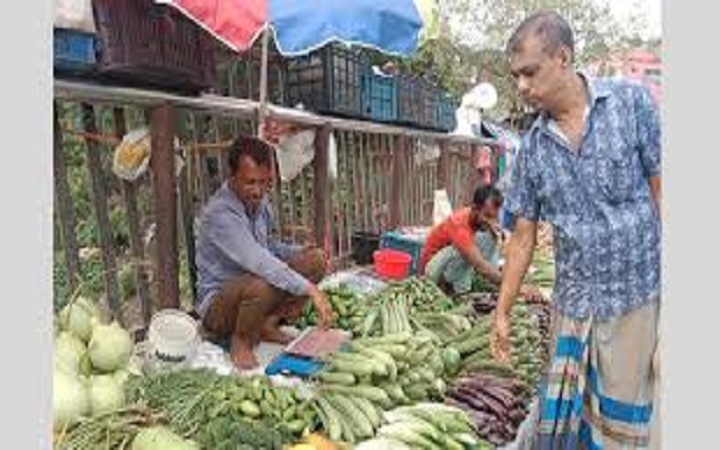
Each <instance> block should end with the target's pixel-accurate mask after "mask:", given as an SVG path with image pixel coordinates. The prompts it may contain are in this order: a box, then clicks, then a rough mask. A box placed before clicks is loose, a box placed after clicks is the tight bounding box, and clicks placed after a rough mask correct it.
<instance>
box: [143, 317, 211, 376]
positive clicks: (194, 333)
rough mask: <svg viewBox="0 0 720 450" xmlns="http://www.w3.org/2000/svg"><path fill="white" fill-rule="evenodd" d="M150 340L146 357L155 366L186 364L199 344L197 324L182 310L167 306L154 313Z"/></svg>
mask: <svg viewBox="0 0 720 450" xmlns="http://www.w3.org/2000/svg"><path fill="white" fill-rule="evenodd" d="M147 341H148V347H149V348H148V350H149V351H148V354H147V357H148V359H149V360H150V361H149V362H151V365H152V366H153V367H154V368H155V369H164V368H177V367H184V366H186V365H188V364H189V363H190V362H191V361H192V359H193V357H194V356H195V352H196V351H197V348H198V345H199V344H200V333H199V332H198V324H197V322H196V321H195V319H193V318H192V317H190V316H189V315H188V314H186V313H184V312H182V311H180V310H177V309H164V310H161V311H158V312H157V313H155V314H154V315H153V317H152V320H151V321H150V327H149V329H148V336H147Z"/></svg>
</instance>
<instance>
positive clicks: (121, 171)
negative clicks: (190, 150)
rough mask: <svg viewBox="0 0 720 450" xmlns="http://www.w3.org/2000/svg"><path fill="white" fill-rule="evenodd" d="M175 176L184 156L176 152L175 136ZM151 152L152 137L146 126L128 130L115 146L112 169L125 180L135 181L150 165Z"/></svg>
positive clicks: (182, 165)
mask: <svg viewBox="0 0 720 450" xmlns="http://www.w3.org/2000/svg"><path fill="white" fill-rule="evenodd" d="M173 146H174V148H175V152H176V153H175V176H176V177H179V176H180V174H181V173H182V169H183V167H184V166H185V160H184V158H183V157H182V156H181V155H179V154H178V153H177V151H178V149H179V148H180V141H179V140H178V138H177V137H175V139H174V142H173ZM151 154H152V137H151V133H150V130H149V129H148V128H147V127H140V128H136V129H134V130H131V131H128V132H127V133H125V136H123V139H122V141H121V142H120V144H119V145H118V146H117V147H115V152H114V154H113V166H112V170H113V172H114V173H115V175H117V176H118V177H120V178H122V179H123V180H126V181H135V180H137V179H138V178H140V177H141V176H143V175H144V174H145V173H146V172H147V170H148V167H149V166H150V155H151Z"/></svg>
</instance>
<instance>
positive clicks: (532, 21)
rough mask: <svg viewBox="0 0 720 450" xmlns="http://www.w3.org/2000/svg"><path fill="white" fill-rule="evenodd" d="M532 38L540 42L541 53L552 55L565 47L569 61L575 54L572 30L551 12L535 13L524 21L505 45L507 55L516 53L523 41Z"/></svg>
mask: <svg viewBox="0 0 720 450" xmlns="http://www.w3.org/2000/svg"><path fill="white" fill-rule="evenodd" d="M529 36H533V37H535V38H537V39H538V40H540V42H542V48H543V51H544V52H545V53H546V54H547V55H548V56H551V55H554V54H555V53H556V52H557V51H558V50H559V49H560V48H563V47H565V48H566V49H567V51H568V52H569V54H570V57H571V59H572V58H573V57H574V54H575V40H574V37H573V31H572V28H570V25H569V24H568V23H567V21H566V20H565V19H564V18H563V17H562V16H561V15H560V14H558V13H556V12H553V11H542V12H538V13H535V14H533V15H531V16H530V17H528V18H527V19H525V20H524V21H523V22H522V23H521V24H520V25H519V26H518V27H517V28H516V29H515V32H514V33H513V34H512V36H511V37H510V40H509V41H508V44H507V53H508V54H510V55H512V54H513V53H515V52H517V51H518V50H519V49H520V48H521V46H522V44H523V42H524V41H525V39H526V38H527V37H529Z"/></svg>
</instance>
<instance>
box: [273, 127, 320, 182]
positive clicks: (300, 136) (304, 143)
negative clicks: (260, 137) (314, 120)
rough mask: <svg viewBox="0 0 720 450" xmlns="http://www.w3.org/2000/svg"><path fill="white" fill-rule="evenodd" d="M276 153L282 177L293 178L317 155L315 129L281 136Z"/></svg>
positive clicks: (282, 178)
mask: <svg viewBox="0 0 720 450" xmlns="http://www.w3.org/2000/svg"><path fill="white" fill-rule="evenodd" d="M275 154H276V155H277V162H278V169H279V172H280V179H281V180H282V181H284V182H287V181H290V180H293V179H294V178H295V177H297V176H298V175H299V174H300V172H302V170H303V169H304V168H305V166H307V165H308V164H310V163H311V162H312V160H313V158H314V157H315V130H304V131H300V132H299V133H295V134H284V135H282V136H280V140H279V142H278V145H277V150H276V151H275Z"/></svg>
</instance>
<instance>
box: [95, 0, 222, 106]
mask: <svg viewBox="0 0 720 450" xmlns="http://www.w3.org/2000/svg"><path fill="white" fill-rule="evenodd" d="M92 3H93V12H94V16H95V24H96V27H97V30H98V37H99V39H100V42H101V43H102V48H101V53H100V61H99V72H100V74H101V75H102V76H103V77H106V78H110V79H114V80H118V81H122V82H123V83H125V84H132V85H140V86H143V87H156V88H163V89H169V90H173V91H181V92H187V93H198V92H200V91H202V90H205V89H207V88H209V87H211V86H212V85H213V79H214V61H213V46H212V43H213V42H212V37H211V36H210V35H209V34H208V33H207V32H206V31H205V30H203V29H202V28H200V27H199V26H197V25H195V24H194V23H193V22H191V21H190V20H189V19H187V18H186V17H185V16H183V15H182V14H181V13H179V12H177V11H176V10H174V9H172V8H171V7H169V6H165V5H158V4H155V3H154V2H153V1H152V0H123V1H120V2H119V1H116V0H93V1H92Z"/></svg>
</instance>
